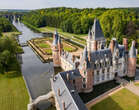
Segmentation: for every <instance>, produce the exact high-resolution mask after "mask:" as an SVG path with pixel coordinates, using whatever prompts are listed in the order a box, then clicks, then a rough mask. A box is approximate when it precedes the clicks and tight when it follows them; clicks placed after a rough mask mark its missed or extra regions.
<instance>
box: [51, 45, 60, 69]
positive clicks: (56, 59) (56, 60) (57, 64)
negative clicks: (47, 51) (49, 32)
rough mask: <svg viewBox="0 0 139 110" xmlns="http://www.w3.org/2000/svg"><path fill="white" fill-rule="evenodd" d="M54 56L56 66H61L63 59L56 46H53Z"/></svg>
mask: <svg viewBox="0 0 139 110" xmlns="http://www.w3.org/2000/svg"><path fill="white" fill-rule="evenodd" d="M52 56H53V63H54V66H55V67H59V66H60V65H61V61H60V56H59V51H58V49H56V48H55V47H53V53H52Z"/></svg>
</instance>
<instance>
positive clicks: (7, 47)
mask: <svg viewBox="0 0 139 110" xmlns="http://www.w3.org/2000/svg"><path fill="white" fill-rule="evenodd" d="M16 31H17V29H16V28H15V27H14V26H13V24H11V23H10V22H9V20H8V19H6V18H4V17H1V18H0V34H1V35H0V36H1V37H0V73H5V72H8V71H20V67H19V66H20V65H19V63H18V61H17V59H16V54H17V52H18V51H19V46H18V44H17V42H16V40H15V37H16V36H3V32H16Z"/></svg>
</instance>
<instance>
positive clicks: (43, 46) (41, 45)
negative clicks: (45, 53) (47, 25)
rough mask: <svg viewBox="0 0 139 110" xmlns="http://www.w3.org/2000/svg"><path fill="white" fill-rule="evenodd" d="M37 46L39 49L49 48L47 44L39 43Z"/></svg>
mask: <svg viewBox="0 0 139 110" xmlns="http://www.w3.org/2000/svg"><path fill="white" fill-rule="evenodd" d="M38 45H39V47H40V48H51V47H50V45H48V44H46V43H44V42H42V43H39V44H38Z"/></svg>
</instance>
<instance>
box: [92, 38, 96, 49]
mask: <svg viewBox="0 0 139 110" xmlns="http://www.w3.org/2000/svg"><path fill="white" fill-rule="evenodd" d="M92 50H93V51H97V41H96V40H94V41H93V45H92Z"/></svg>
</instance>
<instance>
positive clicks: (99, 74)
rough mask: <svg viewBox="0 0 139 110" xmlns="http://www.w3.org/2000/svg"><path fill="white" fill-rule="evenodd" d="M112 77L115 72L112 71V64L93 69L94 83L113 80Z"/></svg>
mask: <svg viewBox="0 0 139 110" xmlns="http://www.w3.org/2000/svg"><path fill="white" fill-rule="evenodd" d="M114 77H115V74H114V73H113V68H112V66H111V67H109V68H104V69H102V68H101V69H99V70H94V85H97V84H101V83H104V82H107V81H110V80H113V79H114Z"/></svg>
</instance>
